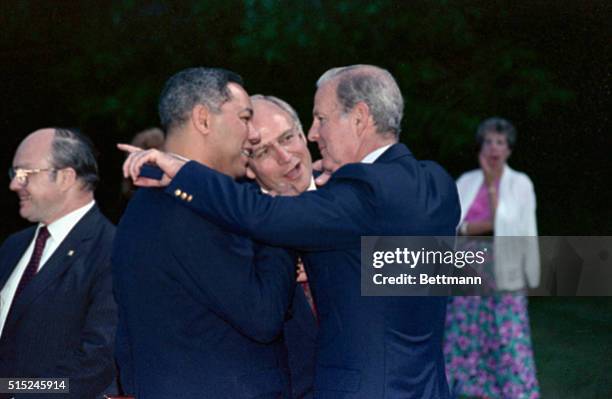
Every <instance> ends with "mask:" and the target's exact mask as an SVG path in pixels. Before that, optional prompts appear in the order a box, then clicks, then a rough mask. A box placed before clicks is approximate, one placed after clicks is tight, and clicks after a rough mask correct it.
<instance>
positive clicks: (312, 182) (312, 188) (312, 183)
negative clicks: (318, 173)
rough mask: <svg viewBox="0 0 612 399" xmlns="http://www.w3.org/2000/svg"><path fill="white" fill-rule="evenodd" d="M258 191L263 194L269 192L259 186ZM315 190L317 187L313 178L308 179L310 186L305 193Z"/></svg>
mask: <svg viewBox="0 0 612 399" xmlns="http://www.w3.org/2000/svg"><path fill="white" fill-rule="evenodd" d="M259 189H260V190H261V192H262V193H264V194H268V193H269V192H270V191H269V190H266V189H265V188H263V187H262V186H259ZM316 189H317V185H316V184H315V180H314V177H311V178H310V184H309V185H308V188H307V189H306V191H312V190H316Z"/></svg>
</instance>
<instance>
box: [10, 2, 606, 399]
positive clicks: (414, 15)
mask: <svg viewBox="0 0 612 399" xmlns="http://www.w3.org/2000/svg"><path fill="white" fill-rule="evenodd" d="M611 20H612V3H611V2H609V1H605V0H602V1H594V0H580V1H578V0H575V1H535V2H534V1H518V2H517V1H499V0H472V1H442V0H428V1H418V0H417V1H410V2H394V1H387V0H378V1H373V0H369V1H365V0H351V1H342V0H337V1H314V0H313V1H293V2H281V1H272V0H242V1H238V0H208V1H198V0H183V1H175V2H166V1H128V0H126V1H94V0H83V1H66V0H54V1H45V2H40V1H27V0H23V1H14V0H4V1H2V2H1V3H0V26H1V27H2V30H1V32H0V57H1V59H0V87H1V91H0V93H1V96H0V129H1V131H2V132H4V137H5V138H6V139H7V141H6V142H5V144H4V145H2V146H0V160H1V165H2V167H3V168H4V169H5V170H6V169H8V168H9V167H10V165H11V161H12V156H13V153H14V151H15V149H16V147H17V144H18V143H19V141H20V140H21V139H22V138H23V137H24V136H25V135H27V134H28V133H29V132H31V131H33V130H35V129H37V128H40V127H46V126H65V127H77V128H79V129H81V130H82V131H83V132H84V133H85V134H87V135H89V136H90V137H91V138H92V139H93V141H94V143H95V145H96V147H97V148H98V151H99V163H100V167H101V177H102V179H101V184H100V186H99V188H98V190H97V194H96V197H97V200H98V202H99V204H100V206H101V208H102V210H103V211H104V212H105V213H106V214H107V215H108V216H109V218H111V219H112V220H113V221H114V222H117V221H118V220H119V217H120V215H121V212H122V206H123V203H122V201H121V194H120V189H121V172H120V167H121V163H122V160H123V155H122V154H121V153H120V152H119V151H117V150H116V149H115V143H117V142H121V141H122V142H126V141H129V140H130V139H131V138H132V136H133V135H134V134H135V133H136V132H138V131H140V130H143V129H145V128H148V127H151V126H155V125H158V117H157V109H156V105H157V97H158V95H159V92H160V90H161V88H162V85H163V83H164V82H165V80H166V79H167V78H168V77H169V76H170V75H172V74H173V73H175V72H177V71H179V70H180V69H183V68H186V67H191V66H220V67H225V68H229V69H232V70H235V71H236V72H238V73H240V74H241V75H242V76H243V77H244V79H245V82H246V88H247V90H248V91H249V93H252V94H254V93H264V94H273V95H276V96H279V97H281V98H283V99H285V100H287V101H288V102H289V103H291V104H292V105H294V106H295V107H296V109H297V110H298V112H299V114H300V117H301V119H302V122H303V123H304V125H305V126H306V127H308V126H310V123H311V122H312V118H311V109H312V99H313V94H314V91H315V81H316V79H317V78H318V77H319V76H320V75H321V73H322V72H324V71H325V70H327V69H328V68H330V67H334V66H341V65H348V64H354V63H370V64H376V65H380V66H382V67H384V68H387V69H388V70H389V71H390V72H391V73H392V74H393V75H394V76H395V77H396V78H397V80H398V82H399V84H400V87H401V89H402V92H403V94H404V97H405V101H406V109H405V117H404V123H403V132H402V136H401V140H402V142H404V143H405V144H407V145H408V147H409V148H410V149H411V150H412V151H413V152H414V153H415V155H416V156H417V157H418V158H423V159H434V160H436V161H438V162H439V163H441V164H442V165H443V166H444V167H445V168H446V169H447V170H448V171H449V172H450V173H451V174H452V175H453V176H454V177H458V176H459V175H460V174H461V173H462V172H464V171H466V170H469V169H473V168H476V167H478V165H477V157H476V152H475V149H476V147H475V145H474V133H475V128H476V126H477V124H478V122H479V121H480V120H482V119H483V118H485V117H488V116H492V115H499V116H503V117H506V118H508V119H510V120H511V121H513V123H514V124H515V126H516V127H517V130H518V142H517V146H516V148H515V149H514V152H513V155H512V157H511V158H510V160H509V164H510V165H511V166H512V167H514V168H515V169H517V170H520V171H524V172H526V173H527V174H528V175H529V176H530V177H531V178H532V180H533V182H534V186H535V190H536V195H537V199H538V224H539V230H540V234H542V235H611V231H612V207H611V206H610V204H612V189H611V188H610V184H611V183H612V178H611V177H612V151H611V148H612V135H611V134H610V127H611V124H610V119H611V110H612V106H611V105H612V104H611V103H610V99H611V91H612V82H611V75H612V74H611V71H612V68H611V67H612V57H611V53H610V49H611V47H612V46H611V39H612V29H611V27H612V24H611V23H610V21H611ZM311 149H312V151H313V153H314V154H316V153H317V152H316V146H311ZM0 181H2V182H3V184H4V187H5V189H3V190H0V208H1V209H2V214H1V218H2V223H1V224H0V239H1V240H4V238H6V236H8V234H9V233H11V232H14V231H16V230H18V229H20V228H22V227H25V226H26V225H27V224H26V222H25V221H23V220H21V219H20V218H19V216H18V204H17V200H16V196H15V195H14V194H13V193H11V192H9V190H8V184H9V181H8V177H7V176H6V174H4V177H3V178H1V179H0ZM530 311H531V320H532V328H533V339H534V349H535V353H536V361H537V367H538V377H539V379H540V383H541V386H542V392H543V397H544V398H566V397H567V398H578V397H585V398H607V397H612V377H611V373H610V372H609V366H610V359H612V339H610V338H611V337H612V301H610V300H609V299H608V298H591V299H590V298H583V299H569V298H532V300H531V304H530Z"/></svg>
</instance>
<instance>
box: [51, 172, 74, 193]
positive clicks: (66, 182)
mask: <svg viewBox="0 0 612 399" xmlns="http://www.w3.org/2000/svg"><path fill="white" fill-rule="evenodd" d="M56 173H57V180H58V183H59V185H60V187H61V189H62V190H63V191H66V190H68V189H69V188H70V187H72V186H73V185H74V184H75V183H76V182H77V173H76V171H75V170H74V169H73V168H64V169H60V170H58V171H57V172H56Z"/></svg>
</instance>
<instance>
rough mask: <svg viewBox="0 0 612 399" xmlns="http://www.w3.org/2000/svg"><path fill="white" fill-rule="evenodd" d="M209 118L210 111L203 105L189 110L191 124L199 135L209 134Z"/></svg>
mask: <svg viewBox="0 0 612 399" xmlns="http://www.w3.org/2000/svg"><path fill="white" fill-rule="evenodd" d="M210 117H211V114H210V110H209V109H208V107H207V106H205V105H202V104H197V105H196V106H195V107H193V109H192V110H191V124H192V125H193V127H194V128H195V129H196V131H197V132H199V133H201V134H204V135H206V134H208V133H209V132H210Z"/></svg>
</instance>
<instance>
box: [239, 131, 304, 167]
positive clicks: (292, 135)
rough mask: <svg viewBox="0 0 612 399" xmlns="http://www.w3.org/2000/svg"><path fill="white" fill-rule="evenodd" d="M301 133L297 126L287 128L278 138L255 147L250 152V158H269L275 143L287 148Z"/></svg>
mask: <svg viewBox="0 0 612 399" xmlns="http://www.w3.org/2000/svg"><path fill="white" fill-rule="evenodd" d="M299 135H300V133H299V132H298V131H297V129H296V128H293V129H291V130H287V131H286V132H285V133H283V134H281V135H280V137H278V138H277V139H276V140H274V141H272V142H270V143H268V144H265V145H263V146H261V147H259V148H257V149H254V150H253V151H252V152H251V153H250V154H249V158H251V159H254V160H256V161H263V160H264V159H267V158H268V157H269V156H270V154H271V151H270V150H271V149H272V147H273V146H275V145H279V146H281V147H283V148H287V147H289V146H290V145H292V144H294V143H295V141H296V139H298V137H299Z"/></svg>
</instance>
